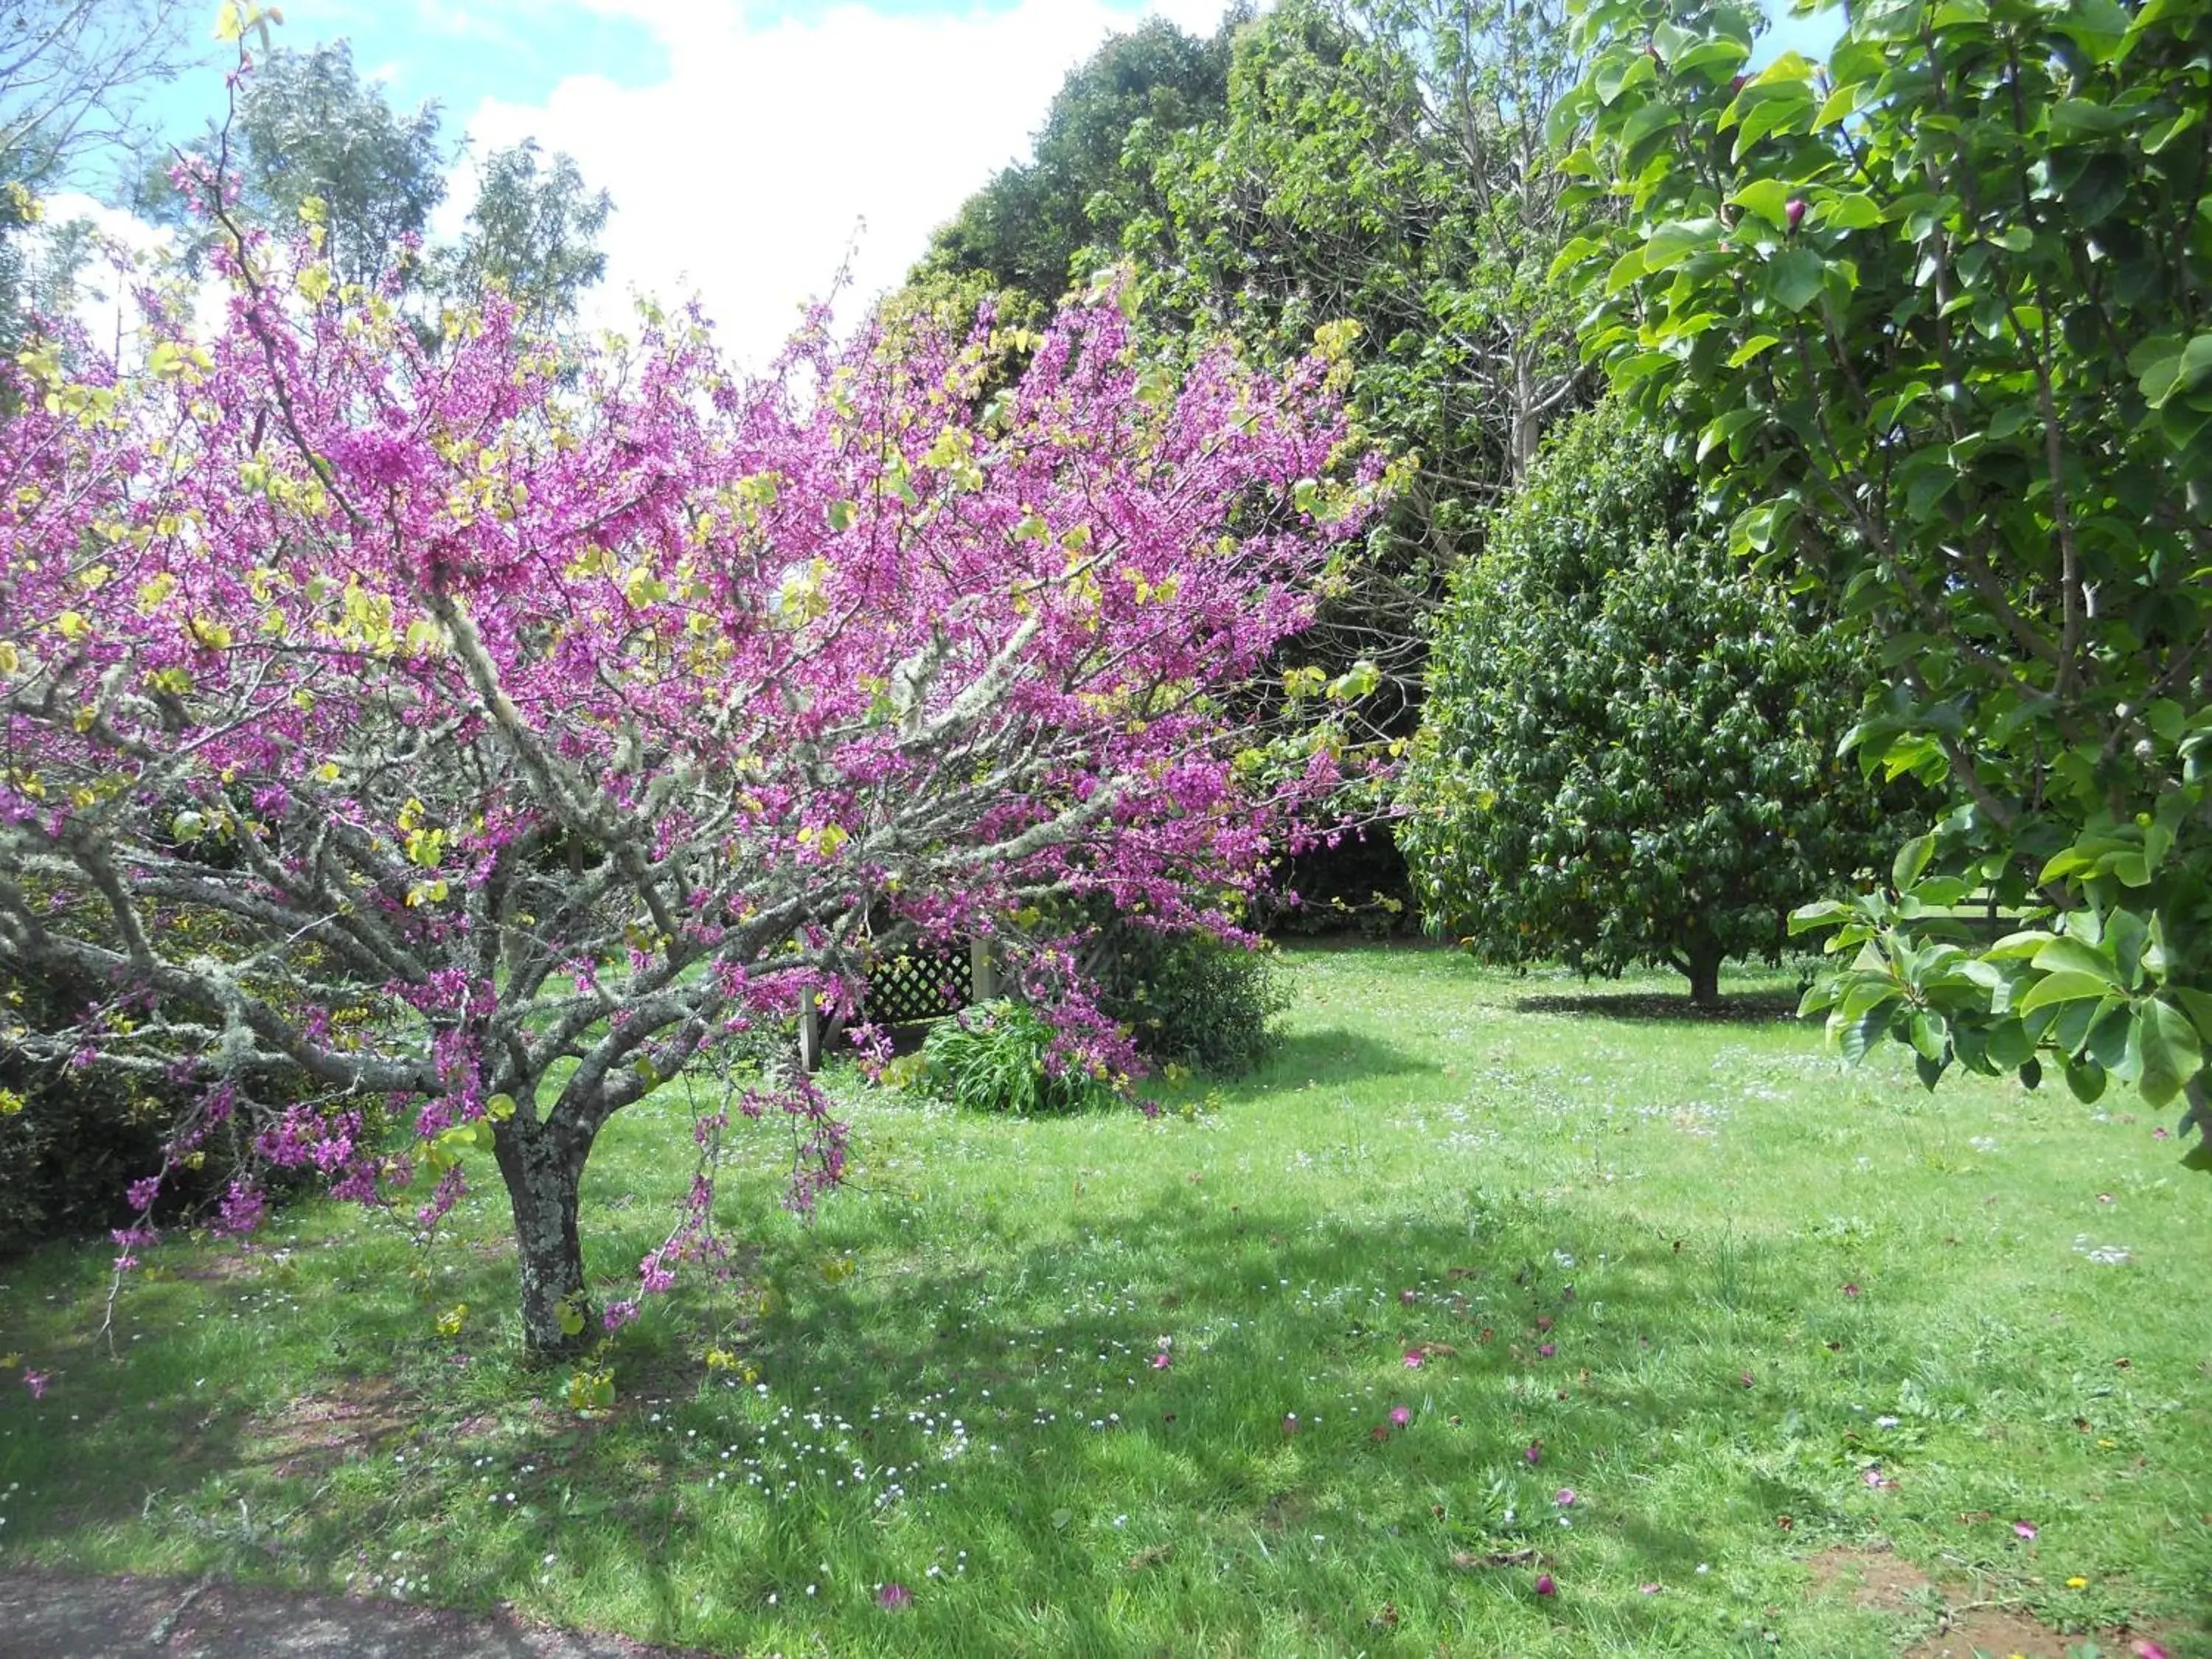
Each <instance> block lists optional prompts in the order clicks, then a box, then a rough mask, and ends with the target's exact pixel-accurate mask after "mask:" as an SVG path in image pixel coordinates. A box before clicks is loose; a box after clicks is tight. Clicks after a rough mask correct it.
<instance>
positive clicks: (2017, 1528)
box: [2012, 1521, 2035, 1543]
mask: <svg viewBox="0 0 2212 1659" xmlns="http://www.w3.org/2000/svg"><path fill="white" fill-rule="evenodd" d="M2012 1530H2013V1535H2014V1536H2015V1537H2016V1538H2025V1539H2027V1540H2028V1541H2030V1542H2031V1543H2033V1541H2034V1539H2035V1522H2033V1521H2015V1522H2013V1523H2012Z"/></svg>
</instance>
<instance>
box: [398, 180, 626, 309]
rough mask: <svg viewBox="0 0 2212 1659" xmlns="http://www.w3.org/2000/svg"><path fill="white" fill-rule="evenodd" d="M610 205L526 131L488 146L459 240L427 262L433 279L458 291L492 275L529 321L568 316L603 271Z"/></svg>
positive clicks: (478, 286) (468, 290) (467, 291)
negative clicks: (513, 140)
mask: <svg viewBox="0 0 2212 1659" xmlns="http://www.w3.org/2000/svg"><path fill="white" fill-rule="evenodd" d="M613 211H614V199H613V198H612V197H610V196H609V195H608V194H607V192H606V191H604V190H602V191H592V190H591V189H590V188H589V187H588V186H587V185H586V184H585V183H584V176H583V174H582V173H580V172H579V171H578V170H577V167H576V163H575V161H574V160H573V159H571V158H570V157H569V156H568V155H559V154H556V155H550V156H547V155H541V154H540V152H539V150H538V143H537V141H536V140H535V139H532V138H526V139H524V140H523V141H522V142H521V143H519V144H514V145H511V146H509V147H508V148H507V149H501V150H494V151H493V152H492V153H491V155H489V156H487V157H485V158H484V164H483V177H482V181H481V189H480V191H479V193H478V195H477V203H476V205H475V206H474V207H472V208H471V209H470V210H469V221H468V228H467V229H466V230H465V231H464V232H463V233H462V236H461V240H460V243H459V246H456V247H453V248H449V249H443V250H441V252H440V253H439V254H438V255H437V256H436V258H434V260H433V262H432V268H433V282H434V284H435V286H436V287H437V288H438V289H441V291H443V292H447V293H450V294H453V295H454V296H455V297H456V298H465V296H467V295H471V294H475V293H477V292H479V291H480V290H482V289H483V288H484V287H485V286H487V285H488V284H489V283H494V282H496V283H499V284H500V285H501V287H502V288H504V289H506V290H507V294H508V295H509V296H510V297H511V298H512V299H513V301H514V302H515V304H516V306H517V307H519V308H520V310H521V312H522V313H523V315H524V316H525V317H526V318H528V319H531V320H532V321H533V322H540V323H543V322H548V321H556V320H559V319H562V318H566V317H568V316H570V315H572V314H573V313H574V311H575V309H576V301H577V300H578V299H579V298H580V296H581V295H582V294H583V292H584V291H585V290H586V289H589V288H591V287H592V286H593V285H594V284H596V283H598V282H599V278H600V277H601V276H604V275H605V272H606V268H607V256H606V255H605V253H604V252H601V251H600V249H599V233H600V232H601V231H603V230H605V228H606V223H607V216H609V215H610V214H611V213H612V212H613Z"/></svg>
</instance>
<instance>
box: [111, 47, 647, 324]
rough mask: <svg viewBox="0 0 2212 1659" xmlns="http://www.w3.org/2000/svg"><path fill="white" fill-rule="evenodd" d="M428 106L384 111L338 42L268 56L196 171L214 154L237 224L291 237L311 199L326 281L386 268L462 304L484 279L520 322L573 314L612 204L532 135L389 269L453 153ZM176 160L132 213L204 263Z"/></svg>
mask: <svg viewBox="0 0 2212 1659" xmlns="http://www.w3.org/2000/svg"><path fill="white" fill-rule="evenodd" d="M442 127H443V122H442V117H441V112H440V110H439V107H438V106H437V104H436V103H435V102H427V103H423V104H421V105H418V106H416V108H415V109H414V110H413V111H412V112H404V111H400V110H396V109H394V108H393V107H392V104H391V103H390V101H389V100H387V99H386V97H385V94H384V92H383V89H382V88H380V87H379V86H378V85H377V84H376V83H375V82H368V81H363V80H362V78H361V76H360V75H359V74H358V73H357V72H356V70H355V68H354V63H353V49H352V48H351V46H349V45H348V44H347V43H346V42H345V41H343V40H336V41H330V42H326V43H325V44H323V45H319V46H313V47H310V48H308V49H307V50H306V51H295V50H289V49H284V48H278V49H276V50H274V51H272V52H270V53H269V54H268V56H267V58H266V59H265V61H264V62H263V63H262V64H259V65H258V67H257V68H256V69H255V70H254V71H253V72H252V75H250V76H247V77H246V79H245V80H244V81H243V82H240V88H239V93H238V96H237V99H236V101H235V105H234V110H233V113H232V116H231V119H230V122H229V125H228V131H222V130H216V129H212V128H211V129H210V131H209V133H208V134H207V135H206V136H205V137H204V138H203V139H202V140H201V141H200V142H199V143H197V145H195V146H194V147H193V149H192V152H191V155H192V158H193V159H194V161H195V162H196V164H197V165H198V166H199V167H203V168H208V167H213V166H215V165H216V161H217V158H218V157H222V156H227V157H228V163H229V165H230V167H231V168H232V171H233V173H234V180H235V183H234V189H235V197H236V199H235V200H234V203H233V204H232V207H231V212H232V214H233V216H234V217H236V218H237V219H239V220H240V222H244V223H248V224H254V225H259V226H262V227H264V228H269V229H270V230H272V231H274V232H275V233H276V234H277V235H279V236H280V237H283V236H289V235H291V234H293V232H294V231H295V229H296V228H297V227H298V226H299V224H300V222H301V210H302V208H303V206H304V205H305V204H307V203H308V202H309V201H311V200H312V201H313V202H315V203H317V204H319V206H318V207H317V208H315V209H313V211H314V212H315V213H316V215H317V222H318V223H319V225H320V226H321V227H322V234H323V237H324V248H325V258H326V259H327V260H328V263H329V264H330V267H331V274H332V275H333V276H335V277H336V278H337V280H339V281H340V282H346V283H356V282H362V281H364V280H367V279H368V278H370V277H372V276H380V275H383V274H385V273H387V272H391V271H393V270H398V274H399V276H401V277H402V279H403V281H404V282H406V283H409V284H410V285H412V286H415V287H416V288H419V289H424V290H426V291H427V292H428V293H429V294H432V295H437V296H439V297H441V298H446V299H453V300H458V301H463V302H465V301H468V300H470V299H472V298H473V297H475V296H476V295H478V294H480V293H481V292H482V291H483V287H484V285H485V284H486V283H490V282H493V281H496V282H497V283H499V284H500V285H501V287H502V288H503V289H505V290H506V292H507V294H508V295H509V296H510V297H511V298H513V301H515V303H516V304H517V305H518V306H519V307H520V308H521V309H522V310H523V312H524V313H526V316H527V317H528V318H529V319H531V321H532V323H540V322H548V321H556V320H560V319H566V318H568V317H570V316H572V315H573V314H574V311H575V308H576V305H577V302H578V301H579V300H580V298H581V297H582V295H583V294H584V292H585V291H586V289H590V288H592V286H593V285H594V284H596V283H598V282H599V279H600V277H601V276H604V275H605V270H606V255H605V253H604V252H602V251H601V249H600V248H599V235H600V234H601V233H602V232H603V231H604V230H605V228H606V222H607V217H608V216H609V215H610V214H611V212H612V211H613V210H614V203H613V200H612V198H611V197H609V196H608V194H607V192H606V191H604V190H601V191H593V190H592V188H591V187H590V186H589V185H587V184H586V182H585V180H584V177H583V174H582V173H581V172H580V170H579V169H578V167H577V166H576V163H575V161H574V160H573V159H572V158H571V157H569V156H568V155H564V154H561V153H559V152H555V153H554V154H551V155H547V154H545V153H544V151H543V150H541V149H539V147H538V143H537V142H536V141H535V140H534V139H525V140H523V141H522V142H521V143H518V144H513V145H510V146H508V147H507V148H506V149H499V150H495V151H493V152H492V153H491V154H490V155H488V156H486V157H485V158H484V162H483V168H482V170H481V173H480V190H479V193H478V196H477V201H476V204H475V205H474V206H472V207H471V209H470V210H469V215H468V219H467V222H466V223H465V226H464V228H463V229H462V233H461V236H460V239H459V241H458V242H457V243H455V244H454V245H453V246H449V247H433V248H431V249H429V250H428V251H427V252H425V253H423V254H422V257H421V258H420V259H419V260H417V261H415V262H411V263H409V264H404V266H403V265H402V264H401V262H400V261H399V260H398V250H399V248H400V246H401V245H402V243H403V242H409V241H413V242H419V241H420V240H421V239H422V238H423V237H424V236H425V235H426V234H428V228H429V222H430V216H431V215H432V213H434V212H435V210H436V209H437V207H438V205H439V204H440V203H441V202H443V201H444V200H445V197H446V189H447V167H448V164H449V163H450V162H451V161H452V160H453V149H452V147H451V146H449V145H448V144H447V141H446V139H445V137H444V135H443V131H442ZM174 159H175V158H174V157H171V158H169V159H168V160H167V161H161V162H160V163H158V164H156V165H155V167H152V168H151V169H150V170H149V172H148V173H147V174H146V176H145V177H144V178H143V180H142V181H141V185H140V187H139V200H138V203H137V206H138V208H139V210H140V211H141V212H142V213H144V214H145V215H146V216H148V217H149V218H152V219H155V220H156V221H157V222H163V223H167V224H169V225H172V226H173V227H175V228H178V229H179V230H180V231H181V232H183V233H184V234H185V236H186V237H187V239H188V252H189V255H190V258H191V259H192V260H193V261H195V262H197V261H198V260H200V259H204V258H205V257H206V256H207V254H208V253H209V252H210V250H211V249H212V248H214V247H215V246H216V245H217V244H218V243H219V241H220V240H221V238H220V234H218V233H217V232H216V231H214V230H212V229H210V227H209V226H208V224H207V222H206V221H205V220H204V218H203V217H202V216H201V213H200V210H199V207H198V205H197V204H196V203H195V202H194V201H193V200H191V198H190V197H188V196H187V195H185V194H183V193H180V192H179V191H177V190H176V189H175V188H174V187H173V185H172V184H171V182H170V180H169V177H168V173H169V171H170V168H171V167H172V166H173V163H174Z"/></svg>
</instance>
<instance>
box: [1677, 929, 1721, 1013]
mask: <svg viewBox="0 0 2212 1659" xmlns="http://www.w3.org/2000/svg"><path fill="white" fill-rule="evenodd" d="M1686 955H1687V957H1688V958H1689V973H1690V1006H1692V1007H1694V1008H1717V1007H1719V1006H1721V958H1722V957H1723V951H1722V950H1721V947H1720V946H1719V945H1717V944H1716V943H1714V942H1713V941H1712V940H1711V939H1693V940H1692V941H1691V942H1690V945H1689V946H1688V949H1687V951H1686Z"/></svg>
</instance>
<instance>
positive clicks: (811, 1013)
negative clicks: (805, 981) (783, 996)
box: [799, 991, 822, 1073]
mask: <svg viewBox="0 0 2212 1659" xmlns="http://www.w3.org/2000/svg"><path fill="white" fill-rule="evenodd" d="M821 1068H822V1015H821V1012H820V1011H819V1010H818V1009H817V1008H816V1007H815V1006H814V993H813V992H811V991H809V992H807V993H806V994H805V996H803V997H801V998H800V999H799V1070H801V1071H802V1072H808V1073H812V1072H817V1071H819V1070H821Z"/></svg>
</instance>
